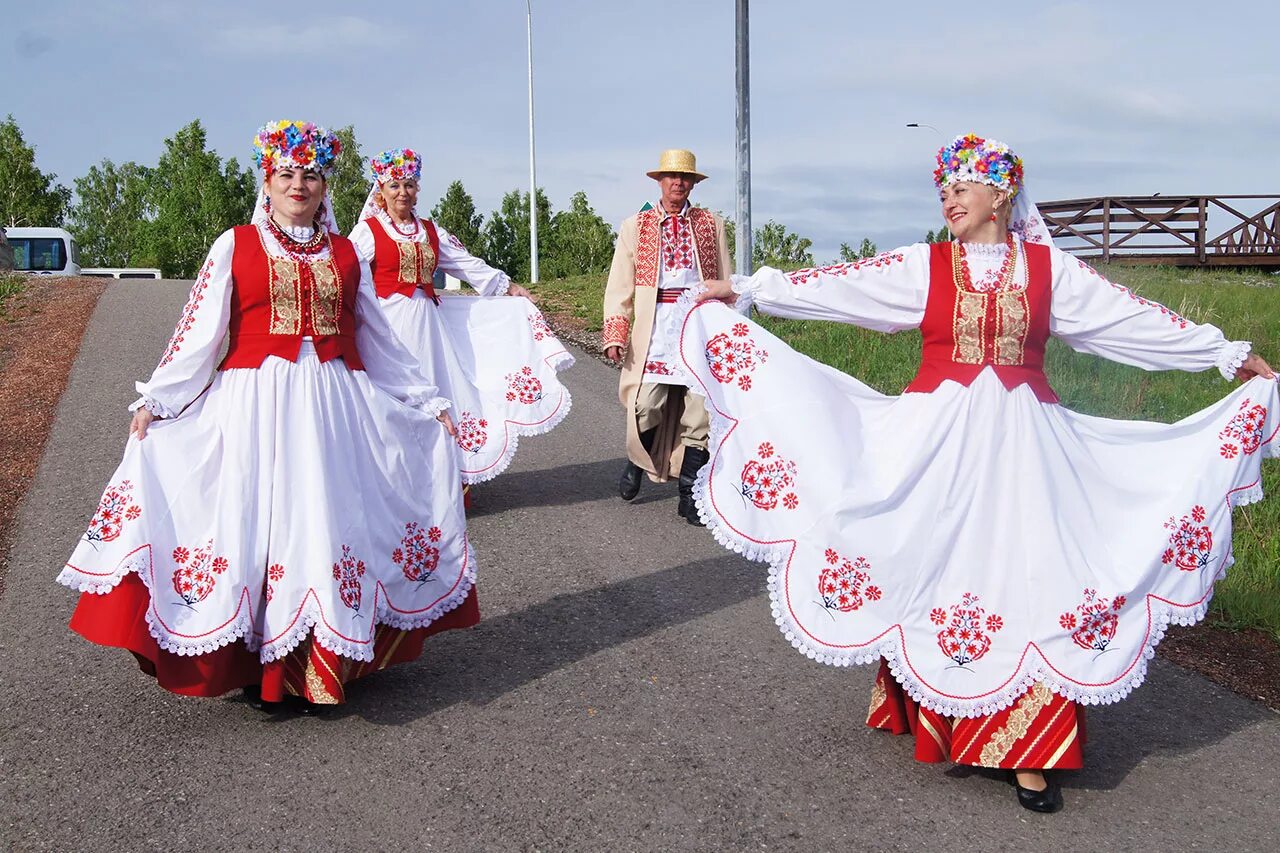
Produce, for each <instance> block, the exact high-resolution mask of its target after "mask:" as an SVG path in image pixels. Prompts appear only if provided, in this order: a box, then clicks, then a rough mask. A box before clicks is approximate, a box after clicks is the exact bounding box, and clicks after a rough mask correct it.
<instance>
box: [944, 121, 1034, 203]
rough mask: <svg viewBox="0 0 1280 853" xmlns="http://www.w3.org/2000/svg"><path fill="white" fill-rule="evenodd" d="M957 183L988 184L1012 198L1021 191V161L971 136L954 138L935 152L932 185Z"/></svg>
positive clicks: (1006, 149)
mask: <svg viewBox="0 0 1280 853" xmlns="http://www.w3.org/2000/svg"><path fill="white" fill-rule="evenodd" d="M959 181H974V182H975V183H979V184H989V185H990V186H993V187H995V188H996V189H1000V190H1008V191H1009V197H1010V198H1012V197H1014V196H1016V195H1017V194H1018V191H1019V190H1020V189H1022V158H1021V157H1019V156H1018V155H1016V154H1014V153H1013V152H1012V151H1010V150H1009V146H1008V145H1005V144H1004V143H1003V142H997V141H996V140H994V139H983V138H982V137H981V136H976V135H974V134H972V133H970V134H969V135H968V136H957V137H956V138H955V139H953V140H951V144H950V145H947V146H945V147H943V148H941V149H939V151H938V168H936V169H934V170H933V183H934V185H935V186H937V188H938V189H942V188H943V187H945V186H948V185H949V184H954V183H957V182H959Z"/></svg>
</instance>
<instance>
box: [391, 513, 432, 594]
mask: <svg viewBox="0 0 1280 853" xmlns="http://www.w3.org/2000/svg"><path fill="white" fill-rule="evenodd" d="M440 537H441V533H440V528H439V527H432V528H431V529H430V530H423V529H422V526H421V525H419V524H418V522H416V521H411V522H409V523H408V524H406V525H405V526H404V538H403V539H401V540H400V547H399V548H396V549H395V550H394V551H392V552H391V562H393V563H395V564H396V565H397V566H399V567H400V571H401V572H403V573H404V576H405V577H406V578H408V579H409V580H411V581H413V582H415V583H417V584H424V583H426V582H427V581H429V580H431V579H432V578H434V577H435V570H436V567H437V566H439V565H440V549H439V548H437V547H436V543H437V542H439V541H440Z"/></svg>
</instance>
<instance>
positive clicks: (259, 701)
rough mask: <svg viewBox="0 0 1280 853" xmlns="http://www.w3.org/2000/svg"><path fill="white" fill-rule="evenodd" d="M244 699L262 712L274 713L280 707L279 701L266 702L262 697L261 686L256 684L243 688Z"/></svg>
mask: <svg viewBox="0 0 1280 853" xmlns="http://www.w3.org/2000/svg"><path fill="white" fill-rule="evenodd" d="M244 700H245V701H246V702H248V703H249V705H250V706H252V707H254V708H256V709H258V710H259V711H261V712H263V713H264V714H274V713H275V712H276V711H277V710H279V708H280V703H279V702H267V701H266V700H264V699H263V698H262V686H261V685H258V684H250V685H248V686H247V687H245V688H244Z"/></svg>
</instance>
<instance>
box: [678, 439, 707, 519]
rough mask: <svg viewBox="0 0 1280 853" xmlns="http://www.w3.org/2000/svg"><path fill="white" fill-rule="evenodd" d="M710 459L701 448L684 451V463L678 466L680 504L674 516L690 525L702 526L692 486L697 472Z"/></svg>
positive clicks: (689, 448)
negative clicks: (679, 517)
mask: <svg viewBox="0 0 1280 853" xmlns="http://www.w3.org/2000/svg"><path fill="white" fill-rule="evenodd" d="M710 458H711V454H710V453H708V452H707V451H705V450H703V449H702V448H701V447H686V448H685V449H684V462H683V463H681V465H680V486H679V488H680V504H679V505H678V506H677V507H676V514H677V515H679V516H681V517H682V518H684V520H685V521H687V522H689V523H690V524H696V525H699V526H702V519H700V518H698V506H697V504H696V503H694V500H693V484H694V483H695V482H696V481H697V479H698V472H699V471H701V470H702V466H703V465H706V464H707V460H708V459H710Z"/></svg>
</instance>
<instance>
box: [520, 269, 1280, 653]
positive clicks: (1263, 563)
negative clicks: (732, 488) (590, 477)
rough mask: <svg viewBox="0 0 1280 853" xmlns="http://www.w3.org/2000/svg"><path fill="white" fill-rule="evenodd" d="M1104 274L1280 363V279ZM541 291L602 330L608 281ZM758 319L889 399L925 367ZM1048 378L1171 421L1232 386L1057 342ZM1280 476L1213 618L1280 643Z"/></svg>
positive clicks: (579, 323) (1249, 528) (1073, 403)
mask: <svg viewBox="0 0 1280 853" xmlns="http://www.w3.org/2000/svg"><path fill="white" fill-rule="evenodd" d="M1099 271H1100V272H1102V274H1103V275H1105V276H1107V277H1108V278H1109V279H1111V280H1112V281H1115V282H1118V283H1120V284H1124V285H1125V286H1127V287H1130V288H1132V289H1133V290H1134V291H1136V292H1138V293H1140V294H1141V295H1143V296H1145V297H1147V298H1148V299H1153V300H1155V301H1157V302H1160V303H1162V304H1164V305H1167V306H1169V307H1170V308H1172V309H1174V310H1175V311H1177V312H1178V313H1179V314H1182V315H1183V316H1184V317H1187V318H1188V319H1191V320H1195V321H1196V322H1209V323H1213V324H1215V325H1217V326H1219V327H1220V328H1222V329H1223V330H1224V331H1225V332H1226V334H1227V336H1228V337H1229V338H1231V339H1234V340H1248V341H1252V342H1253V345H1254V349H1255V350H1256V351H1258V352H1259V353H1261V354H1262V355H1263V356H1264V357H1266V358H1268V359H1269V360H1270V361H1271V363H1272V364H1273V365H1277V366H1280V275H1273V274H1266V273H1259V272H1236V271H1220V270H1214V271H1201V270H1179V269H1175V268H1169V267H1120V266H1112V267H1103V268H1100V270H1099ZM537 291H538V296H539V301H540V304H541V305H542V307H543V309H544V310H545V311H547V313H549V314H552V315H555V316H567V317H571V318H573V322H574V323H575V326H576V327H577V328H586V329H589V330H592V331H598V330H599V329H600V326H601V301H602V298H603V292H604V279H603V277H602V276H577V277H575V278H571V279H563V280H560V281H548V282H542V283H539V284H538V285H537ZM756 319H757V320H758V321H759V322H760V323H761V325H763V326H764V327H765V328H767V329H769V330H770V331H771V332H773V333H774V334H775V335H777V336H778V337H780V338H782V339H783V340H785V341H786V342H787V343H788V344H789V345H790V346H792V347H793V348H795V349H796V350H798V351H800V352H803V353H805V354H807V355H809V356H811V357H812V358H815V359H817V360H818V361H822V362H825V363H827V364H830V365H832V366H833V367H836V368H839V369H840V370H843V371H845V372H847V373H850V374H853V375H855V376H857V377H858V378H859V379H861V380H862V381H863V382H866V383H867V384H868V385H871V386H872V387H874V388H877V389H879V390H880V391H882V392H884V393H886V394H896V393H898V392H899V391H901V390H902V388H903V387H904V386H905V385H906V384H907V383H908V382H909V381H910V380H911V378H912V376H914V375H915V369H916V366H917V365H918V364H919V359H920V334H919V332H914V331H912V332H903V333H899V334H896V335H884V334H880V333H877V332H869V331H866V330H863V329H858V328H855V327H853V326H848V325H844V324H840V323H827V322H813V321H797V320H781V319H777V318H773V317H763V316H757V318H756ZM1046 371H1047V373H1048V374H1049V380H1050V382H1051V383H1052V384H1053V387H1054V388H1055V390H1057V392H1058V394H1059V395H1060V396H1061V397H1062V403H1063V405H1065V406H1068V407H1069V408H1071V409H1074V410H1075V411H1078V412H1084V413H1087V414H1092V415H1101V416H1105V417H1111V418H1129V419H1141V420H1155V421H1163V422H1166V423H1167V422H1172V421H1175V420H1178V419H1180V418H1183V417H1185V416H1187V415H1189V414H1191V413H1193V412H1195V411H1198V410H1200V409H1202V408H1205V407H1206V406H1208V405H1210V404H1212V403H1213V402H1215V401H1217V400H1220V399H1221V398H1222V397H1223V396H1224V395H1225V394H1226V393H1227V391H1228V388H1229V386H1228V385H1227V384H1226V383H1224V382H1223V381H1222V377H1221V376H1220V375H1219V374H1218V372H1217V371H1216V370H1210V371H1206V372H1204V373H1181V372H1177V371H1167V372H1161V373H1148V372H1146V371H1143V370H1139V369H1137V368H1133V367H1126V366H1124V365H1120V364H1116V363H1114V362H1109V361H1104V360H1103V359H1099V358H1096V357H1093V356H1087V355H1081V354H1080V353H1076V352H1073V351H1072V350H1070V349H1068V348H1067V347H1066V346H1065V345H1063V344H1061V343H1060V342H1058V341H1056V340H1054V341H1050V347H1049V351H1048V354H1047V356H1046ZM1278 469H1280V466H1277V465H1275V464H1274V463H1273V464H1268V465H1266V466H1264V468H1263V486H1264V489H1265V490H1266V492H1267V494H1268V495H1270V496H1271V497H1270V500H1267V501H1264V502H1262V503H1260V504H1254V505H1253V506H1249V507H1245V508H1243V509H1240V510H1237V511H1236V514H1235V518H1236V526H1235V537H1234V540H1235V541H1234V548H1235V555H1236V566H1235V568H1234V569H1232V571H1231V572H1230V573H1229V575H1228V577H1227V579H1226V580H1225V581H1223V582H1222V583H1221V584H1219V585H1218V588H1217V592H1216V594H1215V596H1214V601H1213V614H1214V616H1215V618H1216V619H1217V620H1218V621H1220V622H1223V623H1226V624H1228V625H1231V626H1233V627H1239V628H1246V627H1249V628H1260V629H1262V630H1264V631H1267V632H1268V633H1270V634H1271V635H1272V636H1275V637H1277V638H1280V470H1278Z"/></svg>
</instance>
